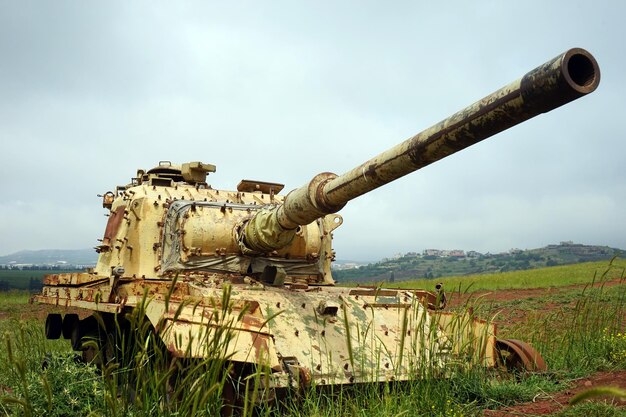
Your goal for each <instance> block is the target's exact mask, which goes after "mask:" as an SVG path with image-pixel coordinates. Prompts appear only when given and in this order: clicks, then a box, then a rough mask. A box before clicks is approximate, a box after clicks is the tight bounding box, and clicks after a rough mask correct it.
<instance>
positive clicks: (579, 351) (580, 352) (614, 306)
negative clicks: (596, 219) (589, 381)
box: [513, 264, 626, 376]
mask: <svg viewBox="0 0 626 417" xmlns="http://www.w3.org/2000/svg"><path fill="white" fill-rule="evenodd" d="M616 274H618V275H617V276H618V277H619V278H620V285H618V286H611V287H607V286H606V285H605V283H606V282H607V280H610V279H615V277H616ZM624 280H625V278H624V269H623V268H622V267H621V266H619V267H615V265H613V264H609V266H608V267H606V268H605V270H604V271H602V272H601V273H600V274H597V275H595V276H594V277H593V279H592V281H591V282H590V283H589V285H587V286H585V287H584V288H583V289H582V290H580V293H579V296H578V298H577V300H576V302H575V305H574V307H573V308H571V307H567V306H565V307H561V308H559V309H558V310H556V311H554V312H552V313H549V314H547V315H546V314H536V315H534V316H532V317H531V320H532V321H533V322H532V323H530V325H526V326H525V328H522V327H519V328H518V329H517V330H514V333H513V335H514V336H515V333H517V335H519V336H520V337H521V336H524V337H526V338H527V339H528V338H530V340H531V341H532V343H533V344H534V345H535V347H537V348H538V350H539V351H540V352H542V354H543V356H544V358H545V359H546V360H547V361H548V363H550V365H551V367H552V368H553V369H556V370H560V371H563V372H568V373H570V374H571V375H572V376H577V375H584V374H587V373H589V372H591V371H594V370H610V369H613V368H616V367H624V366H626V336H624V330H625V326H626V321H625V320H626V288H625V287H624V285H623V284H624Z"/></svg>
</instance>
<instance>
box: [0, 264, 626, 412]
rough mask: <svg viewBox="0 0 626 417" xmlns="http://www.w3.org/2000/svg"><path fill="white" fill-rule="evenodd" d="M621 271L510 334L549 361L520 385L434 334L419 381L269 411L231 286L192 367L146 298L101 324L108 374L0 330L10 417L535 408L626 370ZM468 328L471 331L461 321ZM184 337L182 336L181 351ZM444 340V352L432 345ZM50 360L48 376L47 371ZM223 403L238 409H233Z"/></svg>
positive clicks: (94, 340)
mask: <svg viewBox="0 0 626 417" xmlns="http://www.w3.org/2000/svg"><path fill="white" fill-rule="evenodd" d="M619 268H620V267H619V266H618V267H617V269H616V268H615V265H610V267H609V268H608V269H607V272H606V273H604V272H602V273H599V274H597V275H596V276H595V278H594V279H593V281H592V283H594V284H596V285H595V286H592V285H589V286H588V287H586V288H585V289H584V290H581V292H580V297H579V300H578V302H577V303H576V305H575V306H574V307H573V308H571V309H567V308H565V307H563V308H562V309H560V310H557V311H555V312H554V313H551V314H550V315H549V316H542V315H541V314H539V313H538V314H537V315H536V316H535V317H534V320H533V321H531V322H529V323H526V324H524V325H521V324H520V325H519V327H518V328H513V329H512V330H511V334H509V335H508V336H510V337H518V338H520V339H523V340H526V341H530V342H531V343H533V344H534V346H535V347H536V348H537V349H538V350H539V351H540V352H542V354H543V356H544V358H545V359H546V361H547V362H548V365H549V368H550V371H549V373H548V374H547V375H525V374H515V375H512V374H506V373H502V372H501V370H500V369H485V368H484V367H480V366H478V367H468V366H465V364H466V363H467V360H469V359H471V358H474V357H475V352H473V351H472V349H473V346H472V345H471V344H468V343H467V342H459V343H458V344H457V345H456V347H455V346H453V345H447V346H446V345H445V343H444V340H442V339H437V338H438V337H440V335H438V334H436V328H435V327H434V326H433V327H432V330H431V333H430V334H426V333H424V332H421V334H420V332H414V333H413V335H414V336H413V338H412V339H411V340H407V342H406V343H409V344H410V343H414V344H416V346H419V347H420V348H425V349H424V352H429V355H427V356H425V357H424V358H423V360H424V362H425V363H424V364H421V366H420V367H418V368H414V371H419V372H420V375H421V378H420V379H418V380H415V381H411V382H405V383H390V384H354V385H352V386H350V387H327V388H322V387H315V386H314V387H312V388H311V389H308V390H305V391H303V392H301V393H297V392H291V391H287V392H286V393H285V394H286V395H285V396H284V397H280V396H279V397H277V398H278V399H279V401H276V402H274V403H271V404H269V403H264V402H263V401H262V400H264V399H265V397H263V396H262V394H263V393H264V392H266V391H265V390H266V389H267V388H268V380H269V374H268V372H269V371H268V369H267V368H266V367H264V366H259V367H251V366H250V367H234V366H233V364H232V362H231V361H230V360H229V359H230V355H231V354H232V352H231V350H229V349H228V344H229V342H230V341H231V340H232V339H233V337H234V336H233V333H232V328H233V327H235V326H236V324H237V321H238V320H241V318H242V316H243V314H245V309H243V310H237V309H234V308H233V302H232V300H231V299H230V292H229V289H228V288H227V289H226V291H225V292H224V294H223V296H222V299H221V300H216V301H215V303H214V304H213V305H212V307H211V309H210V310H211V311H212V315H211V321H212V322H213V323H216V324H218V325H216V326H207V329H206V332H205V333H203V334H201V335H195V336H194V335H191V336H193V337H199V338H201V344H202V346H204V348H205V349H206V351H205V353H206V355H205V356H207V357H208V358H207V359H181V358H177V357H174V356H173V355H172V354H171V353H170V351H169V350H168V349H166V347H165V346H164V345H163V342H162V339H161V337H160V336H158V335H157V333H156V332H155V326H154V325H153V324H152V323H151V322H150V321H149V320H147V319H146V311H147V310H148V309H149V308H151V304H150V303H153V302H154V300H150V299H149V298H147V297H145V298H144V301H143V302H142V303H141V304H140V305H139V307H137V308H135V309H134V310H132V311H130V312H128V314H125V315H118V316H107V315H101V316H99V318H98V321H99V329H101V331H100V332H96V333H94V334H92V335H91V341H89V342H87V343H86V344H85V345H84V348H85V349H86V350H90V351H91V352H92V353H93V355H94V356H95V357H96V358H97V360H96V361H95V363H99V365H98V366H99V367H96V366H95V365H85V364H83V363H79V362H76V361H75V360H74V356H73V354H72V352H71V348H70V346H69V343H68V342H67V341H62V340H58V341H50V340H46V339H45V338H44V336H43V331H42V329H43V326H42V325H41V324H40V323H38V322H36V321H34V320H31V321H18V320H14V319H8V320H0V335H1V336H2V344H1V345H0V414H2V415H11V416H13V415H15V416H35V415H59V416H60V415H66V416H79V415H91V416H104V415H106V416H126V415H128V416H148V415H149V416H187V415H189V416H191V415H194V416H195V415H198V416H214V415H219V414H220V412H225V413H227V412H229V411H235V412H236V413H238V414H239V415H244V416H245V415H253V414H256V415H289V416H328V417H335V416H337V417H339V416H368V417H369V416H374V417H375V416H401V415H406V416H408V415H411V416H431V417H432V416H458V417H460V416H473V415H480V414H481V412H482V410H483V409H484V408H489V407H497V406H500V405H506V404H511V403H514V402H516V401H526V400H531V399H532V398H533V397H534V396H535V395H536V394H537V393H538V392H545V391H552V390H555V389H557V388H558V387H559V386H561V385H559V383H558V381H559V379H561V378H570V377H575V376H580V375H583V374H585V373H589V372H592V371H594V370H598V369H614V368H616V367H621V368H624V367H626V335H624V334H625V333H624V326H625V324H626V323H624V318H625V316H626V311H625V308H626V307H625V302H626V294H625V290H624V289H623V286H622V285H620V286H612V287H606V286H603V285H602V283H603V282H605V281H606V280H607V279H609V278H614V277H615V275H614V274H616V273H617V274H618V275H619V274H620V272H619ZM616 271H617V272H616ZM623 275H624V274H623V269H622V270H621V277H622V278H623ZM165 302H166V303H171V304H170V305H169V306H168V307H171V308H168V310H174V311H176V313H175V314H174V317H173V318H174V319H176V318H177V317H179V315H182V314H183V313H184V311H185V309H189V308H191V309H193V308H194V307H195V306H194V305H193V304H190V303H174V302H173V301H172V300H170V299H169V298H167V299H166V300H165ZM472 303H473V304H472V305H466V306H464V307H463V309H465V310H468V309H469V307H472V311H473V312H472V314H474V315H480V314H481V312H483V311H487V309H482V308H481V305H480V301H477V302H472ZM405 320H406V323H407V325H406V326H407V327H415V328H417V326H420V325H423V323H422V324H420V320H421V318H420V317H417V316H416V317H414V318H411V320H409V318H407V319H405ZM409 323H410V324H409ZM163 324H164V323H157V325H156V327H157V328H159V327H160V326H161V325H163ZM457 326H463V321H462V319H459V322H458V323H457ZM131 329H134V330H133V331H131ZM368 331H369V330H368V328H367V326H366V327H365V328H358V330H357V331H356V332H355V333H356V334H354V335H352V338H351V339H350V340H356V341H357V342H358V343H360V342H361V341H363V340H366V339H367V340H370V339H368V337H370V336H371V335H368ZM361 334H362V335H361ZM359 335H361V336H359ZM418 335H419V336H418ZM183 336H185V335H184V334H180V335H178V336H177V337H176V338H177V339H178V340H180V341H181V342H182V340H183ZM359 337H361V338H363V340H360V339H359ZM176 338H175V339H176ZM372 340H373V339H372ZM434 340H438V341H439V342H440V344H438V345H437V346H435V345H433V341H434ZM450 343H452V342H450ZM181 346H182V344H181ZM444 347H445V348H447V349H448V350H449V353H450V355H451V356H450V358H448V364H447V367H446V371H445V372H442V371H441V367H440V365H441V363H440V362H438V361H437V360H436V359H435V358H436V355H431V353H433V352H435V351H436V350H437V349H439V353H442V351H441V349H443V348H444ZM187 353H189V352H187ZM352 353H353V359H352V360H353V362H354V363H355V365H357V366H356V367H357V368H358V366H363V367H365V366H366V364H367V363H368V361H366V360H365V359H367V358H363V357H361V356H359V355H360V354H361V353H360V352H352ZM379 353H380V352H379ZM46 357H47V358H48V359H47V367H46V368H45V369H42V362H43V361H44V360H45V359H46ZM279 394H280V393H279ZM224 397H230V398H235V399H236V401H235V402H234V403H229V404H226V406H225V404H224Z"/></svg>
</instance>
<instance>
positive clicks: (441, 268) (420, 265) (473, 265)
mask: <svg viewBox="0 0 626 417" xmlns="http://www.w3.org/2000/svg"><path fill="white" fill-rule="evenodd" d="M425 253H427V251H425ZM468 254H469V253H468ZM468 254H464V256H450V255H448V256H436V255H427V254H417V253H413V252H411V253H407V254H405V255H404V256H401V257H397V258H395V259H387V260H384V261H381V262H378V263H371V264H368V265H363V266H360V267H357V268H350V269H336V270H333V277H334V278H335V279H336V280H338V281H339V282H380V281H387V282H394V281H404V280H409V279H411V280H415V279H420V278H423V279H432V278H440V277H447V276H454V275H472V274H489V273H501V272H509V271H521V270H528V269H535V268H543V267H549V266H557V265H571V264H575V263H583V262H593V261H603V260H604V261H608V260H610V259H612V258H613V257H616V256H622V254H623V253H622V251H621V250H619V249H614V248H610V247H608V246H590V245H581V244H573V243H569V242H563V243H561V244H559V245H549V246H546V247H544V248H540V249H529V250H511V251H509V252H507V253H499V254H490V253H487V254H478V253H476V252H473V253H471V256H468Z"/></svg>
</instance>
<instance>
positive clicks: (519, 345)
mask: <svg viewBox="0 0 626 417" xmlns="http://www.w3.org/2000/svg"><path fill="white" fill-rule="evenodd" d="M496 349H497V351H498V355H499V361H500V362H501V363H502V365H504V366H506V367H507V368H509V369H516V370H520V371H530V372H544V371H547V370H548V366H547V365H546V362H545V361H544V359H543V357H542V356H541V354H540V353H539V352H538V351H537V350H536V349H535V348H533V347H532V346H531V345H530V344H528V343H526V342H523V341H521V340H517V339H498V340H497V341H496Z"/></svg>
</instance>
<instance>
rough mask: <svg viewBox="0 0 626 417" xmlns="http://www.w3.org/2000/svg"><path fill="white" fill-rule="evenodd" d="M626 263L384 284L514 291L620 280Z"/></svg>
mask: <svg viewBox="0 0 626 417" xmlns="http://www.w3.org/2000/svg"><path fill="white" fill-rule="evenodd" d="M625 270H626V260H623V259H616V260H614V261H613V262H607V261H599V262H586V263H581V264H574V265H564V266H553V267H548V268H539V269H529V270H524V271H512V272H502V273H499V274H483V275H467V276H453V277H442V278H438V279H436V280H433V279H419V280H409V281H402V282H396V283H393V284H391V283H385V284H384V285H385V286H389V287H394V288H424V289H432V288H433V287H434V286H435V284H436V283H439V282H441V283H443V284H444V288H446V289H448V290H456V289H459V288H460V289H461V291H464V292H466V291H468V292H472V291H478V290H501V289H515V288H549V287H560V286H565V285H574V284H585V283H589V282H591V281H592V280H594V279H595V280H600V279H605V280H608V279H618V278H623V277H624V276H625V275H626V273H625Z"/></svg>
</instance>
